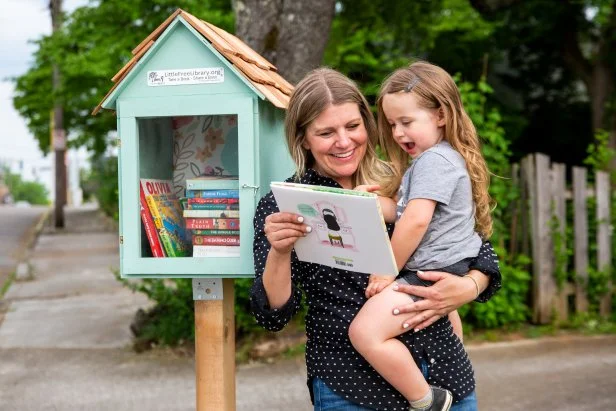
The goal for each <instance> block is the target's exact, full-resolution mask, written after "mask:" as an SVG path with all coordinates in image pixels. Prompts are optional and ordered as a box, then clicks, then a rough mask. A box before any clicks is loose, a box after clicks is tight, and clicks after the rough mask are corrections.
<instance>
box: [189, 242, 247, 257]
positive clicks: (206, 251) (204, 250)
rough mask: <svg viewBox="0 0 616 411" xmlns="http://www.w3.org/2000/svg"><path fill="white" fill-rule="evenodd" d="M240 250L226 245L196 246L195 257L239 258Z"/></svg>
mask: <svg viewBox="0 0 616 411" xmlns="http://www.w3.org/2000/svg"><path fill="white" fill-rule="evenodd" d="M239 256H240V248H239V247H237V246H226V245H195V246H193V257H239Z"/></svg>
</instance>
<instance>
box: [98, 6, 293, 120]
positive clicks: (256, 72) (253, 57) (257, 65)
mask: <svg viewBox="0 0 616 411" xmlns="http://www.w3.org/2000/svg"><path fill="white" fill-rule="evenodd" d="M178 16H181V17H182V18H183V19H184V21H186V22H187V23H188V24H190V25H191V26H192V27H193V28H194V29H195V30H196V31H197V32H198V33H200V34H201V35H202V36H203V37H204V38H205V39H206V40H208V41H209V42H210V43H211V44H212V46H213V47H214V48H215V49H216V50H217V51H218V52H219V53H220V54H222V55H223V56H224V57H225V58H226V59H227V60H228V61H229V62H230V63H231V64H233V66H234V67H235V68H236V69H237V72H238V74H240V75H243V76H244V77H245V78H246V80H248V81H249V82H250V83H252V85H253V86H254V87H255V88H256V89H257V90H258V91H260V92H261V93H262V94H263V96H264V97H265V98H266V99H267V100H268V101H269V102H271V103H272V104H273V105H275V106H276V107H279V108H282V109H285V108H287V104H288V103H289V96H290V95H291V92H292V91H293V86H292V85H291V84H290V83H289V82H288V81H286V80H285V79H284V78H282V76H280V74H278V70H277V69H276V67H274V65H273V64H272V63H270V62H269V61H267V60H266V59H265V58H263V57H262V56H261V55H260V54H259V53H257V52H256V51H254V50H253V49H251V48H250V47H248V46H247V45H246V44H245V43H244V42H242V41H241V40H240V39H238V38H237V37H235V36H234V35H233V34H230V33H227V32H226V31H224V30H223V29H221V28H218V27H216V26H214V25H212V24H210V23H208V22H206V21H203V20H201V19H199V18H197V17H195V16H193V15H192V14H190V13H187V12H185V11H184V10H182V9H177V10H176V11H175V12H174V13H173V14H171V15H170V16H169V17H168V18H167V19H166V20H165V21H164V22H163V23H162V24H161V25H160V26H158V27H157V28H156V30H154V31H153V32H152V33H150V35H149V36H147V37H146V38H145V39H144V40H143V41H142V42H141V43H139V45H138V46H137V47H135V48H134V49H133V52H132V53H133V57H132V58H131V59H130V60H129V62H128V63H126V64H125V65H124V67H122V69H121V70H120V71H118V72H117V73H116V75H115V76H113V77H112V78H111V81H113V82H114V83H115V84H114V85H113V87H112V88H111V89H110V90H109V92H108V93H107V94H106V95H105V97H104V98H103V100H102V101H101V102H100V103H99V104H98V105H97V106H96V108H95V109H94V110H93V111H92V114H96V113H98V112H99V111H100V110H101V108H102V105H103V103H104V102H105V100H107V98H108V97H109V96H110V95H111V93H113V91H114V90H115V89H116V88H117V87H118V86H119V85H120V83H122V80H124V78H126V76H127V75H128V74H129V73H130V72H131V70H132V69H133V68H134V67H135V65H136V64H137V62H139V60H140V59H141V58H142V57H143V55H144V54H145V53H146V52H147V51H148V50H149V49H150V47H152V45H154V43H155V42H156V40H157V39H158V38H159V37H160V35H161V34H162V33H163V32H164V31H165V29H166V28H167V27H168V26H169V25H170V24H171V23H172V22H173V21H174V20H175V19H176V18H177V17H178Z"/></svg>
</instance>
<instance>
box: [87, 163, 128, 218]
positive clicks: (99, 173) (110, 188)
mask: <svg viewBox="0 0 616 411" xmlns="http://www.w3.org/2000/svg"><path fill="white" fill-rule="evenodd" d="M81 184H82V186H83V187H84V191H85V192H88V193H91V194H92V195H94V197H96V199H97V200H98V204H99V206H100V208H101V210H103V212H104V213H105V214H107V215H108V216H110V217H112V218H113V219H114V220H116V221H117V220H118V217H119V209H118V206H119V204H118V159H117V157H98V158H96V159H94V160H93V161H92V170H91V171H90V174H89V175H86V176H85V177H84V180H83V181H82V183H81Z"/></svg>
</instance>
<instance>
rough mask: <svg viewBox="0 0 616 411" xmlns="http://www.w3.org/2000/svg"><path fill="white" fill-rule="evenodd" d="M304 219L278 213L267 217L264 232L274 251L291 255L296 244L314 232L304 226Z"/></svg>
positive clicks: (295, 215) (290, 214)
mask: <svg viewBox="0 0 616 411" xmlns="http://www.w3.org/2000/svg"><path fill="white" fill-rule="evenodd" d="M303 222H304V217H302V216H300V215H297V214H293V213H283V212H278V213H274V214H270V215H268V216H267V217H265V225H264V226H263V231H264V232H265V236H266V237H267V241H269V243H270V244H271V245H272V249H273V250H275V251H277V252H278V253H280V254H289V253H290V252H291V250H293V246H294V245H295V242H296V241H297V240H298V239H300V238H302V237H304V236H305V235H306V234H307V233H309V232H311V231H312V227H310V226H308V225H306V224H303Z"/></svg>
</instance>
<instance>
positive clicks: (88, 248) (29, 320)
mask: <svg viewBox="0 0 616 411" xmlns="http://www.w3.org/2000/svg"><path fill="white" fill-rule="evenodd" d="M31 256H32V257H31V260H30V263H31V265H32V267H33V274H34V279H33V280H31V281H24V282H17V281H16V282H14V283H13V284H12V285H11V287H10V289H9V290H8V292H7V293H6V295H5V297H4V300H3V304H2V306H3V307H8V308H6V313H5V316H4V320H3V321H2V322H0V387H2V388H0V410H1V411H5V410H6V411H8V410H11V411H13V410H37V411H38V410H63V411H64V410H69V411H70V410H84V409H87V410H101V411H102V410H113V411H123V410H126V411H129V410H130V411H133V410H146V409H147V410H149V411H156V410H161V411H163V410H164V411H167V410H194V409H195V397H196V395H195V368H194V360H193V358H186V357H179V356H177V355H175V354H173V353H172V352H170V351H163V350H154V351H152V352H146V353H142V354H136V353H135V352H134V351H133V350H132V349H131V333H130V330H129V325H130V323H131V321H132V319H133V315H134V313H135V312H136V311H137V309H138V308H140V307H147V306H148V305H149V304H150V303H149V301H148V300H147V299H146V297H145V296H144V295H143V294H133V293H132V292H131V291H130V290H128V289H126V288H125V287H123V286H122V285H121V284H120V283H119V282H118V281H117V280H116V279H115V277H114V275H113V272H112V270H113V269H118V267H119V254H118V233H117V232H116V230H115V228H114V227H113V225H112V224H109V222H108V220H106V219H105V218H102V217H101V215H100V213H99V211H98V210H97V209H96V208H95V207H93V206H86V207H81V208H67V209H66V229H64V230H62V231H56V230H55V229H54V228H53V227H52V225H51V223H48V224H47V225H46V226H45V228H44V229H43V232H42V233H41V235H40V237H39V239H38V241H37V243H36V245H35V248H34V250H33V251H32V253H31ZM274 372H276V373H277V374H276V375H274ZM236 384H237V387H238V388H237V409H238V411H248V410H264V409H268V410H275V409H277V408H276V407H280V408H278V409H293V410H300V411H301V410H310V409H311V407H310V406H309V403H310V401H309V398H308V393H307V390H306V388H305V387H306V385H305V367H304V365H303V361H301V359H300V360H297V361H290V362H285V363H284V364H283V365H281V368H280V369H275V370H274V369H273V368H272V367H267V366H265V365H261V366H247V367H245V368H244V369H243V370H240V371H238V374H237V379H236ZM272 387H280V388H281V390H280V391H278V390H277V391H276V392H278V394H277V393H276V392H273V390H272ZM286 387H288V390H287V389H286ZM255 404H259V405H255ZM297 404H300V405H297Z"/></svg>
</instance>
